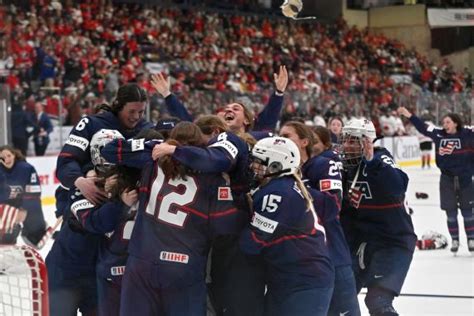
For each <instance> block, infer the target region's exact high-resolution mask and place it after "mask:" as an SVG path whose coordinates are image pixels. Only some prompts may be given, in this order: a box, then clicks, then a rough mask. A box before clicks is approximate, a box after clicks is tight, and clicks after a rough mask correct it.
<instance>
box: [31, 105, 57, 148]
mask: <svg viewBox="0 0 474 316" xmlns="http://www.w3.org/2000/svg"><path fill="white" fill-rule="evenodd" d="M33 123H34V130H33V143H34V145H35V154H36V156H44V153H45V152H46V148H47V147H48V144H49V134H50V133H51V132H52V131H53V124H51V120H50V119H49V116H48V114H46V113H45V112H44V106H43V104H42V103H41V102H36V103H35V113H34V118H33Z"/></svg>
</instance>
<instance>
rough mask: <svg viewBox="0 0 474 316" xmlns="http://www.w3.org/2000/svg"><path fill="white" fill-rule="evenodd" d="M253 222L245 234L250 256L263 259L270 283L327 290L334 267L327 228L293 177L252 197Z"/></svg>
mask: <svg viewBox="0 0 474 316" xmlns="http://www.w3.org/2000/svg"><path fill="white" fill-rule="evenodd" d="M252 198H253V211H254V214H253V218H252V221H251V223H250V225H248V227H247V228H245V229H244V231H243V232H242V234H241V238H240V246H241V248H242V250H243V251H244V252H245V253H247V254H249V255H261V256H263V258H264V260H265V263H266V265H267V273H266V274H267V276H268V282H269V283H270V284H272V283H278V284H295V282H296V283H298V284H303V285H308V286H315V285H320V286H325V285H326V286H327V285H328V284H331V282H333V281H332V280H333V277H334V276H333V266H332V263H331V260H330V258H329V254H328V250H327V247H326V245H325V242H324V233H323V232H324V228H323V227H322V226H321V225H319V223H318V218H317V215H316V214H314V213H313V212H311V211H310V210H308V209H307V207H306V201H305V199H304V197H303V195H302V194H301V192H300V190H299V188H298V187H297V185H296V182H295V179H294V178H293V177H290V176H285V177H281V178H275V179H272V180H271V181H270V182H269V183H268V184H266V185H264V186H263V187H260V188H259V189H258V190H257V191H256V192H254V193H253V195H252Z"/></svg>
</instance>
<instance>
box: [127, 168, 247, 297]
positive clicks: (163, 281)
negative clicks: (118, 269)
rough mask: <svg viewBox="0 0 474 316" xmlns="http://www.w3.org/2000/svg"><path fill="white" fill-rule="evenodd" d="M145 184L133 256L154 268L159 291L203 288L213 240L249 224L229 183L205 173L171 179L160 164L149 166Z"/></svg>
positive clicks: (131, 244) (133, 239)
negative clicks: (197, 284) (193, 286)
mask: <svg viewBox="0 0 474 316" xmlns="http://www.w3.org/2000/svg"><path fill="white" fill-rule="evenodd" d="M140 183H141V186H140V194H139V202H140V204H139V208H138V213H137V218H136V222H135V226H134V229H133V232H132V236H131V240H130V243H129V254H130V256H133V257H136V258H139V259H142V260H146V261H148V262H153V264H154V265H155V266H156V274H155V273H154V278H153V280H152V282H154V284H156V286H157V287H164V288H166V287H182V286H186V285H187V284H193V283H195V282H197V281H199V282H203V281H204V279H205V271H206V263H207V256H208V252H209V249H210V247H211V242H212V240H213V239H214V238H215V237H217V236H220V235H227V234H237V233H238V231H239V228H240V227H242V225H243V224H242V222H243V221H244V220H245V218H244V216H243V215H242V212H241V211H238V210H237V209H236V208H235V207H234V205H233V202H232V196H231V194H230V188H229V187H228V186H226V182H225V180H224V179H223V178H222V177H221V176H220V175H216V174H200V173H196V174H193V175H189V176H186V178H185V179H181V178H175V179H170V178H168V177H166V176H165V175H164V173H163V171H162V170H161V168H160V167H158V164H157V163H150V164H148V165H147V166H146V167H145V168H144V169H143V171H142V179H141V181H140Z"/></svg>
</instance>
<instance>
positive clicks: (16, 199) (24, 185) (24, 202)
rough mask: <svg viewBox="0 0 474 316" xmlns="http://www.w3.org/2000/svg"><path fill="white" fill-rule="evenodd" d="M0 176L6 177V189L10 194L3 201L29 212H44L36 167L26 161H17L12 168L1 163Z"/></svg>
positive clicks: (4, 193)
mask: <svg viewBox="0 0 474 316" xmlns="http://www.w3.org/2000/svg"><path fill="white" fill-rule="evenodd" d="M0 174H1V175H0V177H3V178H4V181H5V185H7V186H8V188H5V190H6V191H4V192H3V195H4V197H6V193H7V192H8V193H9V195H8V197H7V198H6V200H5V201H4V202H3V203H6V204H9V205H11V206H14V207H17V208H24V209H25V210H27V211H28V212H35V213H37V214H38V213H40V214H42V213H43V209H42V207H41V184H40V179H39V177H38V174H37V173H36V169H35V167H33V166H32V165H30V164H29V163H28V162H26V161H17V162H15V164H14V165H13V167H12V168H11V169H7V168H5V166H3V165H2V164H0Z"/></svg>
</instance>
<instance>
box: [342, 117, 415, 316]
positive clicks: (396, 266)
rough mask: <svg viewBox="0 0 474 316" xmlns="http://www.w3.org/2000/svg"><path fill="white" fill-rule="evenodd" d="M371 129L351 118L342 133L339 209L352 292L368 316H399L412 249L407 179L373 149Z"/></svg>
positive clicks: (386, 155) (390, 160)
mask: <svg viewBox="0 0 474 316" xmlns="http://www.w3.org/2000/svg"><path fill="white" fill-rule="evenodd" d="M375 138H376V134H375V127H374V125H373V123H372V122H371V121H369V120H367V119H352V120H350V121H349V122H347V124H346V125H345V126H344V128H343V130H342V161H343V164H344V168H345V171H344V175H343V185H344V199H343V206H342V210H341V223H342V224H343V227H344V230H345V233H346V235H347V237H348V238H347V240H348V242H349V246H350V248H351V251H352V254H353V266H354V272H355V277H356V284H357V291H358V292H359V291H360V289H361V288H362V287H367V295H366V297H365V304H366V305H367V308H368V310H369V313H370V315H398V314H397V312H396V310H395V309H394V308H393V305H392V302H393V299H394V297H395V296H398V295H399V294H400V291H401V288H402V285H403V282H404V280H405V277H406V275H407V272H408V269H409V267H410V263H411V260H412V257H413V252H414V249H415V244H416V239H417V238H416V235H415V233H414V230H413V223H412V221H411V217H410V215H409V214H408V212H407V210H406V209H405V203H404V200H405V192H406V189H407V185H408V177H407V175H406V174H405V173H404V172H403V171H401V170H400V169H399V168H398V167H397V166H396V165H395V163H394V161H393V158H392V156H391V155H390V153H389V152H388V151H387V150H386V149H385V148H374V145H373V141H374V139H375Z"/></svg>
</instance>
